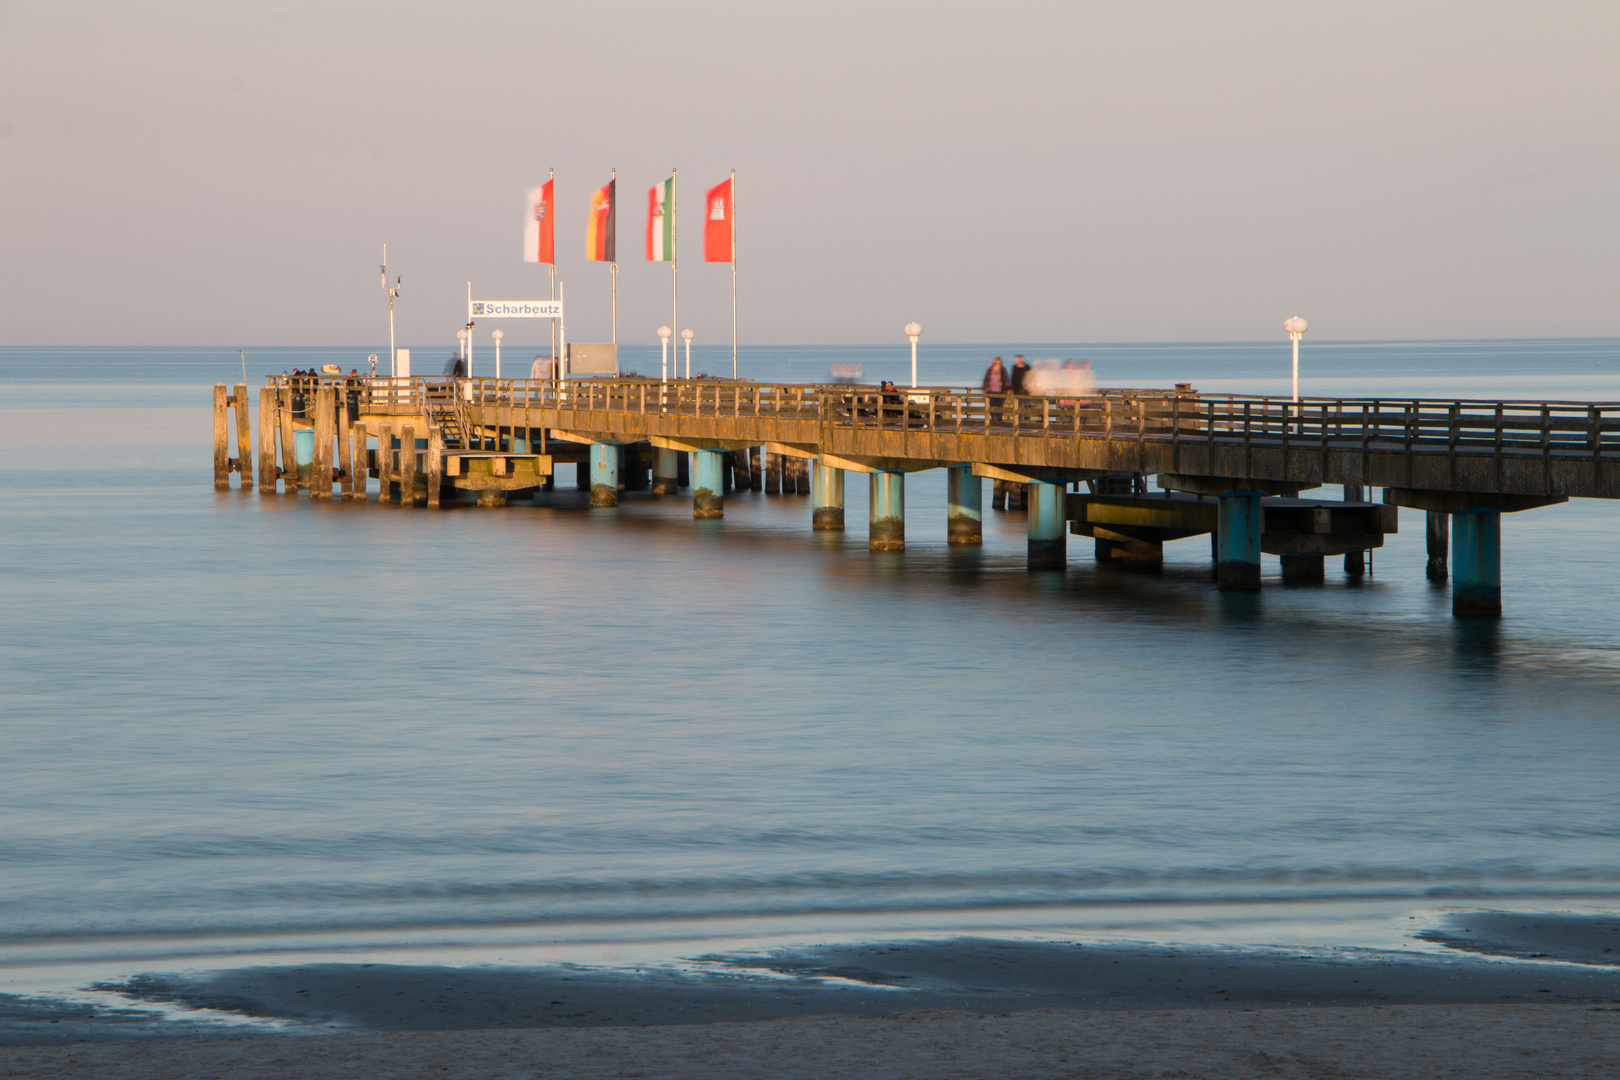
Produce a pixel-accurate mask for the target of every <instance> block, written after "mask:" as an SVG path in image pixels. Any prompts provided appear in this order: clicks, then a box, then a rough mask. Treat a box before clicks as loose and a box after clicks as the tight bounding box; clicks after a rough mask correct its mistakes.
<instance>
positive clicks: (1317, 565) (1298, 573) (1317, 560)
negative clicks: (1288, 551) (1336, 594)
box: [1282, 554, 1327, 585]
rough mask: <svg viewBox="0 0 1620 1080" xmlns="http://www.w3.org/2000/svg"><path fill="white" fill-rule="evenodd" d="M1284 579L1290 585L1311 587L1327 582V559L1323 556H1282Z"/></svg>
mask: <svg viewBox="0 0 1620 1080" xmlns="http://www.w3.org/2000/svg"><path fill="white" fill-rule="evenodd" d="M1282 579H1283V581H1284V583H1286V584H1289V585H1309V584H1315V583H1319V582H1323V581H1326V580H1327V558H1326V556H1323V555H1310V554H1303V555H1284V556H1282Z"/></svg>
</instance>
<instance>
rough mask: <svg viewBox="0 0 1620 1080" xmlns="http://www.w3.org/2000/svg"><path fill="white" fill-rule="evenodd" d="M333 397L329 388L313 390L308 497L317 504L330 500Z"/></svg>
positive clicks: (323, 387)
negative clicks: (313, 447)
mask: <svg viewBox="0 0 1620 1080" xmlns="http://www.w3.org/2000/svg"><path fill="white" fill-rule="evenodd" d="M333 396H334V392H333V390H332V388H331V387H330V386H321V387H317V388H316V390H315V459H314V461H312V462H311V463H310V474H311V475H310V487H309V497H310V498H312V499H315V500H317V501H319V502H330V501H331V499H332V439H333V435H334V431H333V427H334V424H335V422H336V417H335V416H334V415H333V411H334V410H333V401H332V399H333Z"/></svg>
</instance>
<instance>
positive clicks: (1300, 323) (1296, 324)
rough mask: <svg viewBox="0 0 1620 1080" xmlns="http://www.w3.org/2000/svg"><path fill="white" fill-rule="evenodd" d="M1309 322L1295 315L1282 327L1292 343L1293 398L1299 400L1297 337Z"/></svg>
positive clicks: (1309, 325)
mask: <svg viewBox="0 0 1620 1080" xmlns="http://www.w3.org/2000/svg"><path fill="white" fill-rule="evenodd" d="M1310 327H1311V324H1310V323H1308V322H1306V321H1305V320H1304V319H1302V318H1300V317H1299V316H1298V315H1295V316H1294V317H1293V318H1291V319H1288V320H1287V321H1285V322H1284V323H1283V329H1284V330H1286V331H1288V337H1289V339H1290V340H1291V341H1293V343H1294V400H1295V401H1298V400H1299V339H1300V338H1302V337H1304V336H1305V331H1306V330H1309V329H1310Z"/></svg>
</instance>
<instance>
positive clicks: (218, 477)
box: [214, 383, 231, 488]
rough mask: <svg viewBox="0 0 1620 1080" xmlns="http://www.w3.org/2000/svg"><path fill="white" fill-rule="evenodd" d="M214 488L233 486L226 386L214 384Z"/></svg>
mask: <svg viewBox="0 0 1620 1080" xmlns="http://www.w3.org/2000/svg"><path fill="white" fill-rule="evenodd" d="M214 486H215V487H217V488H228V487H230V486H231V457H230V452H229V450H228V449H227V448H226V443H225V384H224V383H215V384H214Z"/></svg>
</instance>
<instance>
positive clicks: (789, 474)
mask: <svg viewBox="0 0 1620 1080" xmlns="http://www.w3.org/2000/svg"><path fill="white" fill-rule="evenodd" d="M246 395H247V388H246V386H245V385H243V384H240V383H239V384H237V385H236V386H235V387H234V388H233V390H232V391H231V392H227V388H226V386H225V385H224V384H220V385H218V386H216V387H215V389H214V483H215V486H216V487H229V486H230V474H231V473H232V472H233V471H234V472H238V473H240V475H241V477H242V486H243V487H248V486H251V484H252V482H253V470H252V462H251V460H250V457H249V447H250V446H252V445H255V444H254V442H253V440H252V439H251V437H250V432H249V430H248V429H249V414H248V408H247V396H246ZM233 408H234V412H235V418H236V429H237V438H236V447H237V456H235V457H231V456H230V454H229V450H230V445H229V439H228V434H229V433H228V427H229V423H228V414H229V413H230V412H231V411H232V409H233ZM256 445H257V447H258V455H259V462H258V472H259V490H260V492H262V493H264V494H273V493H275V492H276V491H277V490H278V489H277V484H278V482H279V483H280V484H281V488H280V490H281V491H283V492H296V491H298V490H300V489H303V490H307V491H308V493H309V497H310V498H312V499H327V500H330V499H332V498H333V490H334V485H335V486H336V487H337V489H338V493H339V497H340V498H343V499H365V498H367V497H368V488H369V484H368V479H370V478H375V479H376V480H377V481H378V486H379V495H378V497H379V498H382V499H398V500H400V501H402V502H405V503H413V504H420V505H428V506H440V505H443V504H444V503H445V502H446V501H452V500H457V499H461V500H465V499H469V498H476V500H477V502H478V503H479V505H484V506H498V505H504V504H505V502H506V501H507V500H508V499H509V498H512V497H515V496H522V495H528V494H531V493H533V492H534V491H536V490H538V489H541V488H547V487H551V486H553V485H554V483H555V477H556V473H557V469H558V468H559V467H560V466H562V465H568V464H572V465H574V466H575V469H576V472H575V477H576V482H577V483H579V485H580V486H581V487H585V488H588V489H589V490H590V492H591V502H592V504H593V505H596V506H615V505H617V504H618V501H619V494H620V492H621V491H622V490H627V489H629V490H633V489H637V488H650V489H651V491H652V492H653V493H654V494H658V495H671V494H676V493H678V492H679V491H680V490H681V488H683V487H689V488H690V489H691V492H692V499H693V513H694V516H696V517H700V518H703V517H709V518H714V517H721V516H723V514H724V501H725V500H724V496H725V491H726V490H727V489H728V488H729V487H731V486H732V485H736V486H738V487H746V488H750V489H752V490H763V491H765V492H767V493H775V492H779V491H798V492H808V493H810V494H811V495H812V513H811V524H812V527H813V528H817V529H841V528H843V527H844V514H843V491H844V477H845V475H846V474H848V473H865V474H867V476H868V482H869V484H870V486H871V496H872V497H871V503H870V505H871V511H870V522H869V537H870V544H871V546H872V548H873V549H874V550H891V551H892V550H901V549H903V548H904V546H905V476H906V474H907V473H912V472H918V471H922V470H927V469H948V470H950V481H949V493H950V494H949V509H948V517H949V521H948V536H949V539H950V542H951V543H953V544H975V543H978V542H979V541H980V537H981V535H982V530H981V525H980V523H981V521H982V517H983V480H985V479H990V480H992V481H994V482H995V493H994V495H993V499H994V504H995V505H996V506H998V507H999V506H1001V505H1004V503H1003V499H1009V500H1010V499H1012V498H1014V497H1015V496H1014V493H1015V492H1016V498H1017V501H1018V502H1019V503H1020V504H1022V505H1023V506H1025V508H1026V509H1027V510H1028V513H1029V565H1030V567H1031V569H1061V568H1062V567H1063V566H1065V565H1066V563H1067V558H1068V556H1067V549H1066V537H1067V536H1068V535H1071V534H1078V535H1084V536H1090V537H1092V538H1093V540H1094V541H1095V544H1096V554H1097V557H1098V558H1099V559H1106V560H1110V561H1115V562H1118V563H1122V564H1135V565H1154V564H1156V563H1157V562H1159V561H1160V560H1161V559H1162V545H1163V544H1164V543H1165V542H1166V541H1168V540H1174V539H1181V538H1185V537H1189V536H1197V535H1203V534H1206V533H1207V534H1209V535H1211V537H1212V538H1213V540H1214V549H1213V554H1214V558H1215V561H1216V564H1217V567H1218V574H1217V577H1218V581H1219V583H1220V587H1221V588H1223V589H1234V590H1244V589H1255V588H1258V587H1259V584H1260V557H1261V554H1262V553H1263V552H1264V553H1269V554H1275V555H1278V556H1279V557H1280V558H1281V559H1282V563H1283V577H1284V580H1285V581H1311V580H1320V579H1321V578H1322V576H1323V560H1324V559H1325V558H1326V557H1328V556H1339V555H1342V556H1344V558H1345V566H1346V570H1347V571H1348V572H1350V573H1359V572H1360V569H1361V567H1362V566H1363V565H1364V553H1365V552H1367V551H1370V550H1372V549H1374V548H1377V547H1379V546H1381V545H1382V543H1383V537H1384V536H1385V535H1387V534H1388V533H1391V532H1394V531H1395V527H1396V514H1395V509H1394V508H1395V507H1399V506H1406V507H1411V508H1414V509H1418V510H1424V511H1427V512H1428V515H1429V528H1428V553H1429V563H1428V568H1427V572H1428V573H1429V575H1430V576H1431V577H1445V576H1446V575H1447V574H1448V572H1449V574H1450V576H1451V578H1452V596H1453V605H1452V607H1453V612H1454V613H1455V614H1457V615H1459V616H1493V615H1499V614H1500V613H1501V571H1500V562H1501V554H1500V550H1501V549H1500V529H1501V525H1500V519H1501V515H1502V514H1503V513H1511V512H1515V511H1521V510H1529V509H1533V508H1535V507H1540V506H1547V505H1550V504H1553V503H1559V502H1564V501H1566V500H1568V499H1570V498H1600V499H1614V498H1620V403H1612V402H1604V403H1589V402H1526V401H1433V400H1412V399H1386V398H1353V399H1352V398H1331V399H1324V398H1307V399H1302V400H1300V401H1292V400H1289V399H1284V398H1268V397H1243V396H1235V395H1209V394H1199V393H1195V392H1193V391H1191V390H1190V389H1187V388H1180V389H1178V390H1177V391H1160V390H1104V391H1101V392H1099V393H1098V394H1096V395H1094V396H1091V397H1088V398H1084V399H1079V400H1061V399H1057V398H1051V397H1023V396H1015V395H1012V394H985V393H982V392H980V391H978V390H962V389H955V388H946V387H927V388H921V389H903V390H900V391H890V392H888V393H883V392H881V391H879V390H877V389H875V388H870V387H854V386H842V385H835V386H826V385H780V384H765V383H753V382H738V381H730V380H671V381H668V382H661V381H659V380H648V379H605V378H604V379H572V380H560V381H541V380H524V379H517V380H513V379H507V380H497V379H461V380H450V379H444V378H411V379H389V378H374V379H367V378H343V377H332V378H324V377H323V378H314V377H302V376H292V377H288V376H280V377H275V378H271V379H270V380H268V381H267V383H266V385H265V386H264V387H262V388H261V389H260V391H259V438H258V441H257V443H256ZM649 473H650V474H651V475H650V476H649ZM1148 477H1156V478H1157V486H1158V487H1159V488H1160V489H1161V491H1159V492H1157V493H1152V494H1150V493H1149V492H1148V490H1147V478H1148ZM1328 484H1333V485H1340V486H1342V487H1343V489H1344V494H1345V498H1344V499H1341V500H1325V499H1301V498H1299V495H1300V493H1301V492H1304V491H1307V490H1310V489H1313V488H1318V487H1321V486H1323V485H1328ZM1368 487H1378V488H1382V489H1383V492H1384V499H1383V502H1382V503H1380V504H1375V503H1368V502H1365V501H1363V499H1362V492H1363V491H1364V489H1365V488H1368ZM1082 488H1083V489H1084V490H1082ZM1071 489H1072V490H1071ZM1448 543H1449V548H1450V550H1449V568H1448V551H1447V544H1448Z"/></svg>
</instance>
